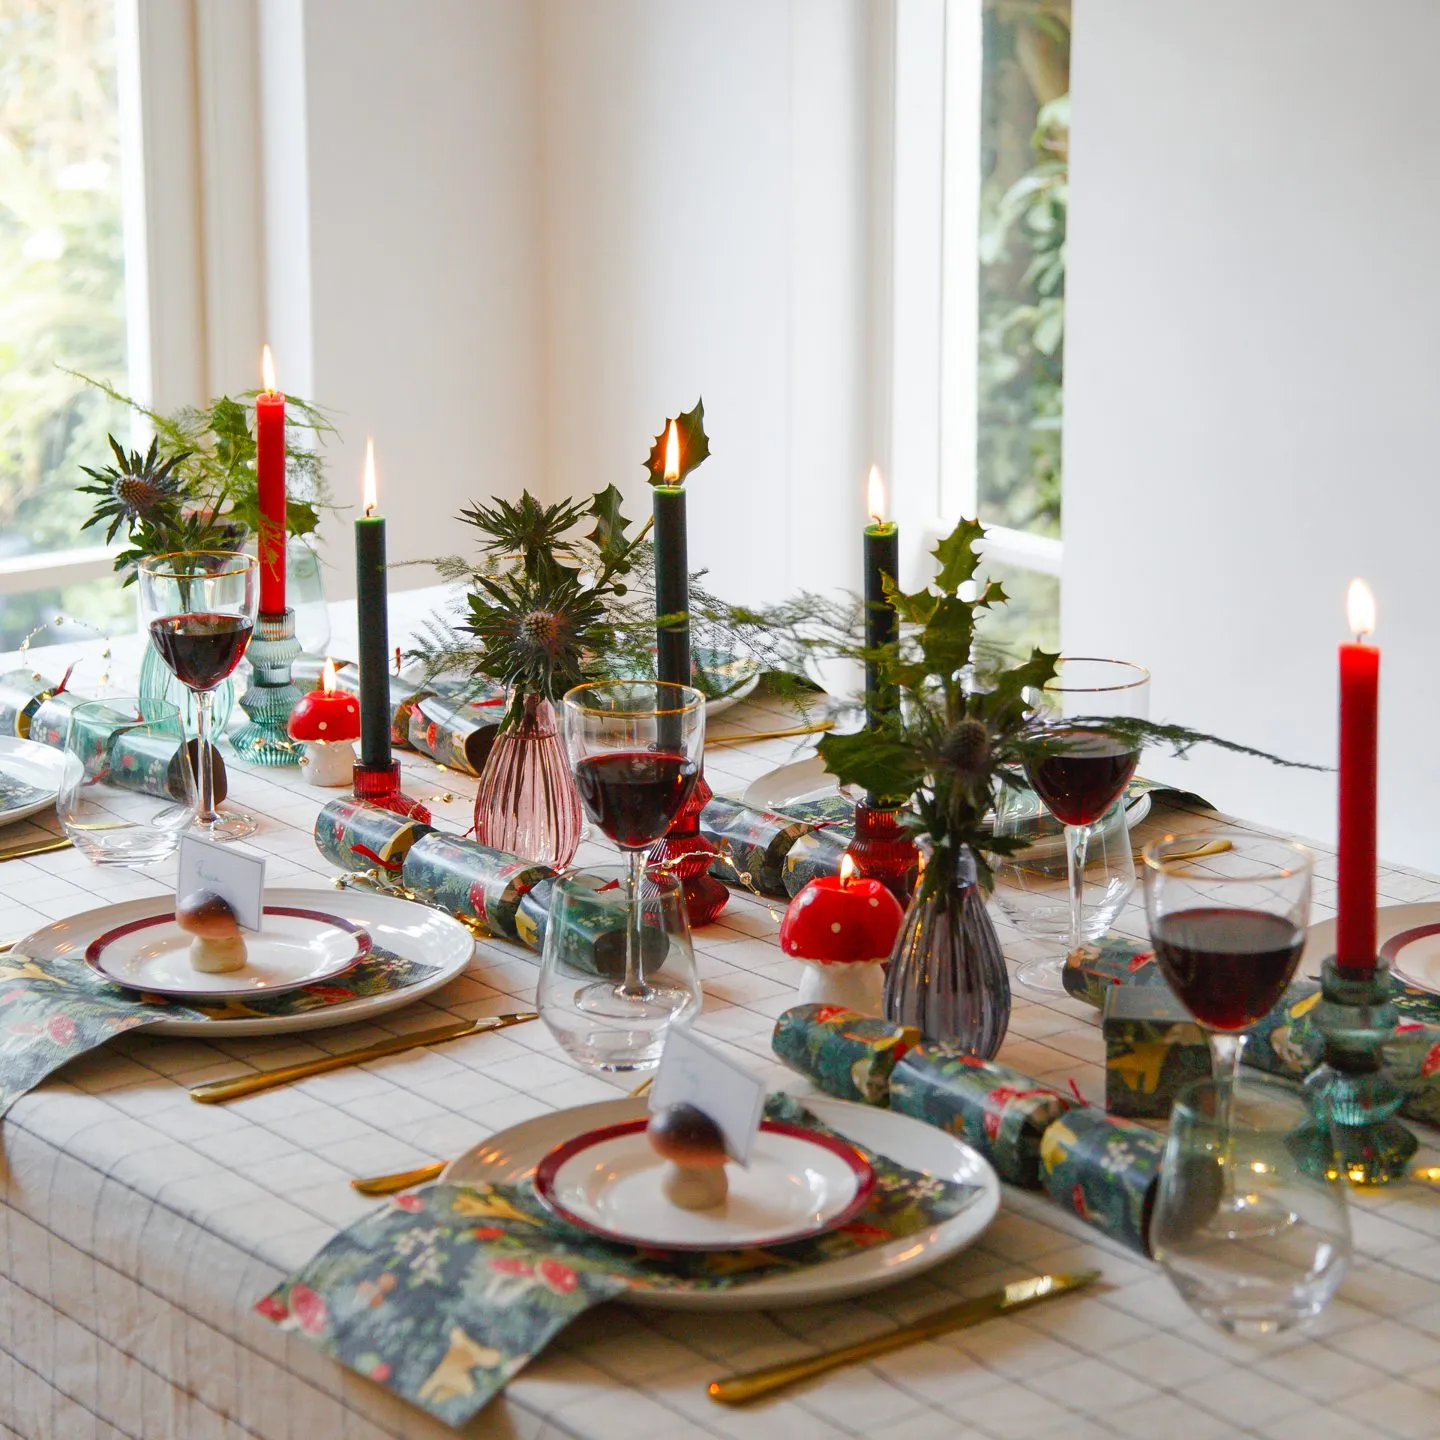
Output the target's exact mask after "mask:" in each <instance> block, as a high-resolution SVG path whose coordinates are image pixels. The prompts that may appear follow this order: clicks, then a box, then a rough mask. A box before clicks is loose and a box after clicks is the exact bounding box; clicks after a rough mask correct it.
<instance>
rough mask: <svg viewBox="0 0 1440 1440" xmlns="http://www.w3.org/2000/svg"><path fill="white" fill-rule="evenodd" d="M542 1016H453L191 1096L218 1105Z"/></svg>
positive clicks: (194, 1090) (200, 1088)
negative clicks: (424, 1027)
mask: <svg viewBox="0 0 1440 1440" xmlns="http://www.w3.org/2000/svg"><path fill="white" fill-rule="evenodd" d="M539 1018H540V1016H539V1014H538V1013H537V1012H536V1011H534V1010H522V1011H518V1012H517V1013H515V1014H512V1015H482V1016H481V1017H480V1019H478V1020H453V1021H451V1023H450V1024H448V1025H437V1026H436V1027H435V1028H434V1029H433V1030H417V1031H416V1032H415V1033H414V1034H413V1035H396V1036H394V1037H393V1038H392V1039H390V1040H381V1041H379V1042H378V1043H376V1044H374V1045H362V1046H361V1047H360V1048H359V1049H358V1050H347V1051H345V1053H344V1054H343V1055H327V1056H325V1058H324V1059H323V1060H304V1061H302V1062H301V1063H300V1064H298V1065H282V1066H280V1067H279V1068H278V1069H276V1070H262V1071H260V1073H259V1074H258V1075H241V1076H240V1077H239V1078H238V1079H235V1080H212V1081H210V1082H209V1083H208V1084H206V1085H195V1086H192V1087H191V1090H190V1098H191V1099H192V1100H198V1101H199V1102H200V1103H201V1104H202V1105H217V1104H219V1103H220V1102H221V1101H222V1100H238V1099H239V1098H240V1096H242V1095H254V1094H257V1093H258V1092H259V1091H261V1090H271V1089H273V1088H274V1087H275V1086H277V1085H288V1084H289V1083H290V1082H291V1081H292V1080H304V1079H305V1078H306V1077H307V1076H309V1075H323V1074H324V1073H325V1072H326V1071H327V1070H342V1069H344V1067H345V1066H347V1065H361V1064H364V1062H365V1061H367V1060H378V1059H380V1058H381V1057H382V1056H384V1055H398V1054H400V1053H401V1051H403V1050H414V1049H417V1048H418V1047H419V1046H421V1045H440V1044H443V1043H444V1042H445V1041H446V1040H459V1039H461V1038H462V1037H463V1036H465V1035H483V1034H485V1033H486V1032H487V1031H489V1030H504V1029H506V1028H508V1027H509V1026H511V1025H523V1024H524V1023H525V1022H526V1021H527V1020H538V1019H539Z"/></svg>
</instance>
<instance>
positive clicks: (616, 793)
mask: <svg viewBox="0 0 1440 1440" xmlns="http://www.w3.org/2000/svg"><path fill="white" fill-rule="evenodd" d="M562 711H563V716H564V729H565V748H566V750H567V751H568V753H569V756H570V764H571V766H572V767H573V769H574V772H575V788H576V789H577V790H578V791H579V792H580V803H581V804H582V805H584V807H585V813H586V814H587V815H588V816H589V817H590V819H591V820H593V821H594V822H595V824H596V825H598V826H599V827H600V829H601V830H603V831H604V832H605V834H606V835H608V836H609V837H610V839H612V840H613V841H614V842H615V843H616V845H618V846H619V847H620V849H621V850H623V851H625V852H626V855H627V858H628V862H629V865H628V874H627V884H626V896H627V900H628V904H629V916H630V919H629V924H628V925H627V927H626V944H625V974H624V976H623V978H622V979H621V980H620V982H619V983H618V984H617V985H614V986H612V987H611V995H612V997H613V1002H614V1004H616V1005H618V1006H619V1007H620V1010H621V1011H628V1012H643V1011H645V1010H647V1009H649V1008H654V1007H657V1006H658V1007H660V1008H662V1009H663V1010H665V1011H666V1012H667V1013H668V1012H669V1010H670V1009H671V1008H673V1001H674V997H673V996H670V995H669V994H668V992H666V991H664V990H662V989H659V988H657V987H656V986H653V985H652V984H651V983H650V982H649V980H648V979H647V978H646V975H645V964H644V955H643V953H642V946H641V939H642V932H643V919H644V917H643V907H642V904H641V900H642V896H641V881H642V879H643V878H644V874H645V851H646V849H647V848H648V847H649V846H650V845H652V844H654V842H655V841H656V840H658V839H659V838H660V837H661V836H662V835H664V834H665V832H666V831H667V830H668V829H669V828H670V825H671V823H672V822H673V821H674V819H675V817H676V816H677V815H678V814H679V813H680V810H681V808H682V807H683V806H684V804H685V802H686V801H687V800H688V799H689V798H690V794H691V792H692V791H693V790H694V789H695V782H696V779H697V778H698V776H699V774H700V755H701V751H702V749H703V748H704V744H705V697H704V696H703V695H702V694H701V693H700V692H699V691H698V690H695V689H693V688H692V687H691V686H689V685H673V684H670V683H669V682H667V681H664V680H603V681H597V682H595V683H593V684H589V685H578V686H576V687H575V689H573V690H571V691H570V692H569V693H568V694H567V695H566V696H565V700H564V703H563V706H562Z"/></svg>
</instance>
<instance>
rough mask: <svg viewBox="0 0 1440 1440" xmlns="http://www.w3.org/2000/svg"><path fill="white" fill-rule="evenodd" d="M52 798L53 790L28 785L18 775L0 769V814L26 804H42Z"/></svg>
mask: <svg viewBox="0 0 1440 1440" xmlns="http://www.w3.org/2000/svg"><path fill="white" fill-rule="evenodd" d="M52 798H53V795H52V792H51V791H49V790H41V789H40V788H39V786H36V785H27V784H26V783H25V781H23V780H21V779H20V778H19V777H18V776H16V775H11V774H10V773H9V772H8V771H6V770H0V815H7V814H9V812H10V811H12V810H19V809H20V808H21V806H24V805H41V804H43V803H44V802H45V801H46V800H50V799H52Z"/></svg>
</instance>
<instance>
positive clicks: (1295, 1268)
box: [1150, 1075, 1351, 1339]
mask: <svg viewBox="0 0 1440 1440" xmlns="http://www.w3.org/2000/svg"><path fill="white" fill-rule="evenodd" d="M1317 1126H1319V1127H1320V1133H1321V1134H1322V1135H1324V1136H1325V1137H1327V1140H1328V1136H1329V1131H1328V1130H1326V1129H1324V1122H1323V1120H1317V1118H1316V1117H1315V1116H1313V1115H1312V1114H1311V1111H1310V1108H1309V1106H1308V1105H1307V1103H1306V1100H1305V1097H1304V1095H1303V1094H1302V1092H1301V1091H1300V1090H1299V1089H1298V1088H1297V1087H1295V1086H1293V1085H1290V1084H1287V1083H1285V1082H1284V1081H1280V1080H1275V1079H1270V1078H1261V1077H1260V1076H1251V1075H1247V1076H1245V1077H1244V1079H1243V1080H1241V1081H1240V1083H1239V1084H1238V1085H1234V1086H1230V1085H1224V1084H1221V1085H1217V1083H1216V1082H1215V1081H1213V1080H1204V1081H1200V1082H1199V1083H1198V1084H1195V1085H1190V1086H1187V1087H1186V1088H1185V1089H1184V1090H1183V1091H1181V1093H1180V1095H1179V1097H1178V1098H1177V1100H1176V1102H1175V1106H1174V1109H1173V1110H1172V1111H1171V1114H1170V1134H1169V1138H1168V1139H1167V1141H1166V1144H1165V1156H1164V1159H1163V1160H1162V1162H1161V1166H1160V1184H1159V1188H1158V1192H1157V1195H1156V1200H1155V1214H1154V1218H1153V1219H1152V1221H1151V1225H1150V1243H1151V1247H1152V1248H1153V1250H1154V1253H1155V1258H1156V1259H1157V1260H1158V1261H1159V1262H1160V1264H1161V1265H1162V1266H1163V1267H1164V1270H1165V1273H1166V1274H1167V1275H1168V1276H1169V1277H1170V1280H1171V1281H1172V1282H1173V1284H1174V1285H1175V1288H1176V1289H1177V1290H1179V1292H1180V1295H1181V1298H1182V1299H1184V1301H1185V1303H1186V1304H1187V1305H1189V1306H1190V1308H1191V1309H1192V1310H1194V1311H1195V1312H1196V1314H1198V1315H1199V1316H1200V1317H1201V1318H1202V1319H1204V1320H1207V1321H1208V1322H1209V1323H1210V1324H1212V1325H1216V1326H1218V1327H1219V1328H1220V1329H1222V1330H1225V1331H1228V1332H1229V1333H1230V1334H1232V1335H1238V1336H1240V1337H1242V1338H1244V1339H1251V1338H1255V1337H1259V1336H1264V1335H1272V1334H1276V1333H1278V1332H1280V1331H1282V1330H1288V1329H1290V1328H1291V1327H1293V1326H1295V1325H1298V1324H1300V1323H1301V1322H1302V1321H1304V1320H1307V1319H1309V1318H1310V1317H1311V1316H1313V1315H1316V1314H1318V1313H1319V1311H1320V1310H1321V1309H1322V1307H1323V1306H1324V1305H1325V1304H1326V1302H1327V1301H1328V1300H1329V1299H1330V1297H1331V1296H1332V1295H1334V1293H1335V1291H1336V1290H1337V1289H1338V1288H1339V1286H1340V1282H1341V1281H1342V1280H1343V1279H1344V1278H1345V1272H1346V1270H1347V1269H1348V1268H1349V1265H1350V1256H1351V1242H1350V1220H1349V1214H1348V1210H1347V1206H1346V1198H1345V1190H1346V1186H1345V1183H1344V1182H1343V1181H1342V1180H1341V1179H1340V1171H1339V1167H1338V1166H1336V1165H1332V1166H1329V1167H1323V1168H1320V1169H1318V1170H1317V1169H1316V1168H1315V1167H1313V1166H1310V1165H1309V1164H1308V1163H1307V1154H1308V1152H1309V1149H1310V1147H1311V1145H1312V1144H1313V1138H1312V1137H1313V1135H1314V1133H1315V1130H1316V1127H1317ZM1237 1202H1238V1204H1239V1206H1240V1208H1239V1209H1238V1210H1237V1209H1236V1204H1237ZM1242 1218H1243V1220H1244V1223H1243V1224H1237V1223H1236V1222H1237V1219H1242Z"/></svg>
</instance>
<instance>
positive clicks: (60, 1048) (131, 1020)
mask: <svg viewBox="0 0 1440 1440" xmlns="http://www.w3.org/2000/svg"><path fill="white" fill-rule="evenodd" d="M433 968H434V967H433V966H429V965H421V964H418V963H417V962H415V961H413V960H406V959H404V958H402V957H401V956H399V955H395V954H393V953H392V952H390V951H389V950H381V949H378V948H376V949H372V950H371V951H370V954H369V955H367V956H366V958H365V959H364V960H362V961H361V962H360V964H358V965H357V966H355V968H354V969H353V970H348V971H346V973H345V974H344V975H341V976H337V977H336V978H335V979H334V980H330V981H327V982H326V983H324V984H321V985H307V986H306V987H305V988H304V989H303V990H291V991H289V992H288V993H286V994H284V995H276V996H274V997H273V998H271V999H269V1000H255V1001H250V1002H241V1001H238V1000H237V1001H231V1002H229V1003H228V1004H225V1005H204V1006H190V1005H180V1004H177V1003H175V1002H173V1001H163V1000H158V999H156V998H155V997H151V998H150V999H148V1000H147V999H144V998H142V997H141V996H139V995H137V994H136V993H135V992H134V991H133V990H122V989H121V988H120V987H119V986H118V985H112V984H110V982H109V981H107V980H106V979H105V978H104V977H103V976H102V975H100V974H99V973H98V972H97V971H95V970H92V969H91V968H90V966H89V965H87V964H86V963H85V961H83V960H76V959H51V960H32V959H31V958H30V957H29V956H28V955H22V954H20V953H18V952H16V951H12V952H11V953H9V954H8V955H0V1116H3V1115H4V1114H5V1112H6V1111H7V1110H9V1108H10V1107H11V1106H12V1105H13V1104H14V1103H15V1101H16V1100H18V1099H19V1098H20V1096H22V1095H24V1094H25V1093H26V1092H27V1091H30V1090H33V1089H34V1088H35V1087H36V1086H37V1085H38V1084H39V1083H40V1082H41V1081H42V1080H43V1079H45V1077H46V1076H47V1075H51V1074H53V1073H54V1072H55V1071H56V1070H58V1069H59V1068H60V1067H61V1066H62V1065H64V1064H65V1063H66V1062H67V1061H69V1060H74V1059H75V1058H76V1057H77V1056H79V1055H84V1054H86V1053H87V1052H88V1051H90V1050H94V1049H96V1048H97V1047H98V1046H101V1045H103V1044H104V1043H105V1042H106V1041H107V1040H110V1039H112V1038H113V1037H114V1036H116V1035H123V1034H124V1033H125V1032H126V1031H127V1030H135V1029H138V1028H139V1027H140V1026H142V1025H153V1024H154V1023H155V1022H156V1021H157V1020H249V1019H258V1018H260V1017H262V1016H279V1015H302V1014H305V1013H307V1012H309V1011H311V1010H321V1009H324V1008H325V1007H326V1006H329V1005H338V1004H340V1003H341V1002H342V1001H345V1000H354V999H356V998H357V997H359V996H363V995H380V994H384V993H385V992H386V991H390V990H398V989H401V988H402V987H404V986H408V985H413V984H415V983H416V982H417V981H418V980H420V979H421V978H423V977H424V976H425V975H427V974H429V973H430V972H431V971H432V969H433Z"/></svg>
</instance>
